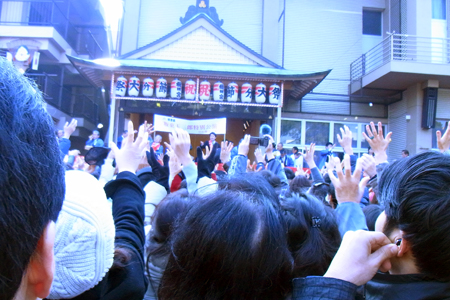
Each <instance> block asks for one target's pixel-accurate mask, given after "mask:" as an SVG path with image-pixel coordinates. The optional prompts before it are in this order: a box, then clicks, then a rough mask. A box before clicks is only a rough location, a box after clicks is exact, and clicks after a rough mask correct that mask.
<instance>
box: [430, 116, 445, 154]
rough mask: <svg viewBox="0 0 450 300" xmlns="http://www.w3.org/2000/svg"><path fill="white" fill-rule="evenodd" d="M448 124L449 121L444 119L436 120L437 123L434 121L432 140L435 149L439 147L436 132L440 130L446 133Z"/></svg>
mask: <svg viewBox="0 0 450 300" xmlns="http://www.w3.org/2000/svg"><path fill="white" fill-rule="evenodd" d="M447 126H448V122H446V121H444V120H436V123H434V128H433V135H432V140H431V146H432V148H435V149H437V148H438V145H437V139H436V132H437V131H438V130H439V131H440V132H441V133H442V134H444V132H445V131H446V130H447Z"/></svg>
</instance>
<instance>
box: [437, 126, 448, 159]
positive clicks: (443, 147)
mask: <svg viewBox="0 0 450 300" xmlns="http://www.w3.org/2000/svg"><path fill="white" fill-rule="evenodd" d="M436 138H437V144H438V148H439V150H440V151H441V152H445V151H447V150H448V149H449V148H450V126H449V124H448V123H447V130H446V131H445V133H444V135H442V133H441V131H440V130H438V131H436Z"/></svg>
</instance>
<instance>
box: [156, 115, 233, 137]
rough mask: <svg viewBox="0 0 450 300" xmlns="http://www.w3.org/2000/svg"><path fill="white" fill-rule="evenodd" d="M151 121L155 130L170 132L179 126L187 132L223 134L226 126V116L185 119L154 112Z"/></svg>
mask: <svg viewBox="0 0 450 300" xmlns="http://www.w3.org/2000/svg"><path fill="white" fill-rule="evenodd" d="M153 123H154V124H153V127H154V128H155V130H156V131H163V132H172V131H173V130H174V129H175V128H181V129H184V130H186V131H187V132H188V133H189V134H209V133H211V132H214V133H216V134H225V133H226V128H227V119H226V118H218V119H203V120H186V119H180V118H175V117H169V116H163V115H156V114H155V115H154V118H153Z"/></svg>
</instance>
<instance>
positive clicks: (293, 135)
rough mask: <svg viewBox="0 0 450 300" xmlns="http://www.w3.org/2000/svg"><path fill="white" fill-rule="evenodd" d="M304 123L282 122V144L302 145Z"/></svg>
mask: <svg viewBox="0 0 450 300" xmlns="http://www.w3.org/2000/svg"><path fill="white" fill-rule="evenodd" d="M301 125H302V122H301V121H290V120H281V137H280V138H281V142H282V143H283V144H296V145H298V144H300V143H301V136H302V126H301Z"/></svg>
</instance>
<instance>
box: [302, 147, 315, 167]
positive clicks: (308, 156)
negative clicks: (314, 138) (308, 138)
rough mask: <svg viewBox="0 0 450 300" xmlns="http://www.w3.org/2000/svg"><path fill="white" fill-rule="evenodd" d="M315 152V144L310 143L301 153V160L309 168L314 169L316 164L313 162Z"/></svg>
mask: <svg viewBox="0 0 450 300" xmlns="http://www.w3.org/2000/svg"><path fill="white" fill-rule="evenodd" d="M315 151H316V144H314V143H311V145H310V146H309V149H308V147H305V153H302V156H303V159H304V160H305V161H306V163H307V164H308V166H309V168H310V169H312V168H315V167H317V166H316V162H315V161H314V152H315Z"/></svg>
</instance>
